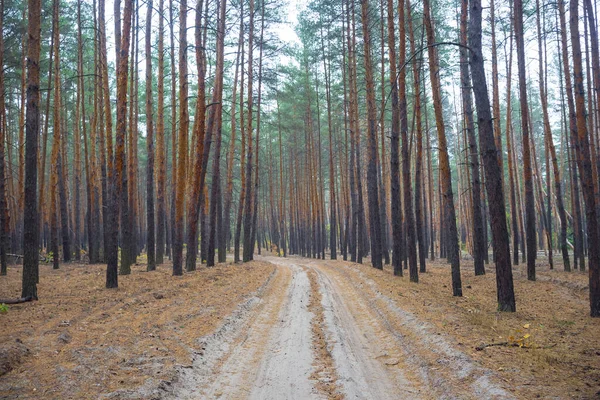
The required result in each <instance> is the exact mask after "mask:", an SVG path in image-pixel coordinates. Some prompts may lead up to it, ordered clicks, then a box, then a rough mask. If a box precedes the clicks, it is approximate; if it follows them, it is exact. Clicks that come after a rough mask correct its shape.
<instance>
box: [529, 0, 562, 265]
mask: <svg viewBox="0 0 600 400" xmlns="http://www.w3.org/2000/svg"><path fill="white" fill-rule="evenodd" d="M536 4H537V12H536V13H537V30H538V32H537V34H538V58H539V70H540V72H539V75H540V77H539V85H540V102H541V105H542V117H543V123H544V137H545V140H546V146H547V149H548V152H549V153H550V156H549V157H548V158H550V161H551V162H552V172H553V178H554V191H555V194H556V207H557V209H558V217H559V219H560V237H559V242H560V248H561V251H562V256H563V266H564V269H565V271H570V270H571V266H570V259H569V252H568V249H567V224H568V221H567V214H566V212H565V206H564V203H563V201H564V200H563V194H562V181H561V178H560V171H559V169H558V161H557V159H556V147H555V146H554V139H553V138H552V130H551V128H550V117H549V115H548V100H547V97H546V96H547V93H546V83H545V82H546V81H545V78H544V70H545V68H544V63H543V57H542V31H541V28H540V11H539V8H540V7H539V0H537V2H536ZM549 169H550V167H549V166H547V176H546V179H547V180H548V182H550V176H549V173H548V172H549ZM551 197H552V196H551V194H550V188H548V199H549V200H550V198H551ZM548 212H549V213H550V212H551V208H550V201H549V202H548ZM548 221H549V222H551V220H550V217H548Z"/></svg>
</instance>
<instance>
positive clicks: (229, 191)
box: [219, 18, 244, 254]
mask: <svg viewBox="0 0 600 400" xmlns="http://www.w3.org/2000/svg"><path fill="white" fill-rule="evenodd" d="M243 21H244V19H243V18H240V28H239V29H240V32H239V37H238V48H237V55H236V60H235V76H234V79H233V88H232V94H231V111H230V114H231V136H230V139H229V150H228V152H227V184H226V189H225V205H224V207H223V226H224V228H225V231H224V233H223V237H222V238H221V241H222V242H221V246H222V245H223V244H225V243H226V245H225V248H226V249H229V242H230V239H231V202H232V199H233V162H234V157H235V141H236V133H237V129H236V122H237V120H236V118H235V116H236V112H235V111H236V106H237V105H236V101H237V88H238V77H239V69H240V55H241V53H243V46H244V43H243V40H244V29H243ZM240 49H242V50H241V51H240ZM241 128H243V127H241ZM219 251H220V250H219ZM219 254H220V253H219Z"/></svg>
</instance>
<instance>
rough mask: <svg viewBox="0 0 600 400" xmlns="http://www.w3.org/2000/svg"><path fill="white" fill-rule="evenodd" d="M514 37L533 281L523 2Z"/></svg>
mask: <svg viewBox="0 0 600 400" xmlns="http://www.w3.org/2000/svg"><path fill="white" fill-rule="evenodd" d="M514 9H515V11H514V18H515V37H516V42H517V61H518V63H517V64H518V70H519V97H520V103H521V130H522V132H523V182H524V185H525V233H526V236H527V279H529V280H531V281H534V280H535V259H536V255H537V247H536V232H535V231H536V228H535V226H536V223H535V199H534V193H533V178H532V168H531V149H530V139H529V129H530V127H529V106H528V103H527V83H526V77H525V63H526V60H525V41H524V38H523V2H522V0H514Z"/></svg>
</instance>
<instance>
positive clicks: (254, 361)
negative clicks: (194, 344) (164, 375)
mask: <svg viewBox="0 0 600 400" xmlns="http://www.w3.org/2000/svg"><path fill="white" fill-rule="evenodd" d="M261 260H264V261H269V262H271V263H273V264H275V265H277V267H278V268H277V271H276V273H275V275H274V276H273V277H272V279H271V280H270V282H269V284H268V285H266V286H265V288H264V290H263V291H261V292H260V293H258V294H257V296H256V297H254V298H251V299H249V300H248V301H247V302H245V303H244V304H242V305H241V306H240V307H239V308H238V310H237V311H236V312H235V313H234V314H233V315H232V316H230V317H229V318H228V319H227V321H226V322H225V324H224V325H223V327H222V328H221V329H219V331H217V332H216V333H215V334H213V335H211V336H210V337H207V338H203V342H202V343H203V346H202V348H203V350H202V352H200V353H198V354H196V355H195V357H194V362H193V364H192V365H191V366H189V367H188V368H182V369H181V370H180V378H179V380H178V382H177V383H176V384H175V385H174V388H173V391H172V393H170V396H172V397H173V398H187V399H196V398H224V399H325V398H334V399H343V398H346V399H419V398H424V399H429V398H465V399H468V398H488V399H508V398H511V396H510V394H509V393H508V392H506V391H505V390H504V389H503V388H502V387H501V386H500V385H499V384H497V380H496V378H495V377H494V375H493V373H492V372H491V371H489V370H486V369H483V368H482V367H480V366H479V365H478V364H477V363H475V362H474V361H472V360H471V359H470V358H469V357H468V356H467V355H465V354H463V353H461V352H460V351H459V350H457V349H455V348H453V347H452V346H451V345H450V344H449V342H448V341H447V340H445V339H444V337H443V336H438V335H435V334H434V333H432V332H430V329H431V328H430V326H429V325H428V324H427V323H426V322H424V321H419V320H417V319H416V318H415V317H414V316H413V315H411V314H409V313H407V312H405V311H403V310H402V309H401V308H399V307H398V305H397V304H396V303H395V302H394V301H393V300H392V299H390V298H388V297H386V296H385V295H384V294H382V293H380V292H379V290H378V288H377V287H376V284H375V283H374V282H373V281H371V280H370V279H368V278H366V277H365V276H364V275H363V274H361V272H360V271H359V270H357V269H354V268H350V267H348V266H347V265H345V264H343V263H341V262H335V261H322V260H310V259H304V258H297V257H291V258H285V259H284V258H277V257H261Z"/></svg>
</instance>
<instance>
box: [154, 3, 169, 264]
mask: <svg viewBox="0 0 600 400" xmlns="http://www.w3.org/2000/svg"><path fill="white" fill-rule="evenodd" d="M163 12H164V0H159V1H158V15H159V22H158V100H157V101H158V103H157V114H158V116H157V121H156V158H157V161H158V171H157V179H156V181H157V182H156V183H157V184H156V203H157V204H156V206H157V213H156V264H158V265H160V264H162V263H163V257H164V254H165V242H166V237H165V236H166V232H167V226H166V219H167V211H166V209H167V203H166V197H165V196H166V193H165V192H166V179H167V164H166V149H165V114H164V111H165V54H164V51H165V50H164V46H165V44H164V36H165V27H164V17H163Z"/></svg>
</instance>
